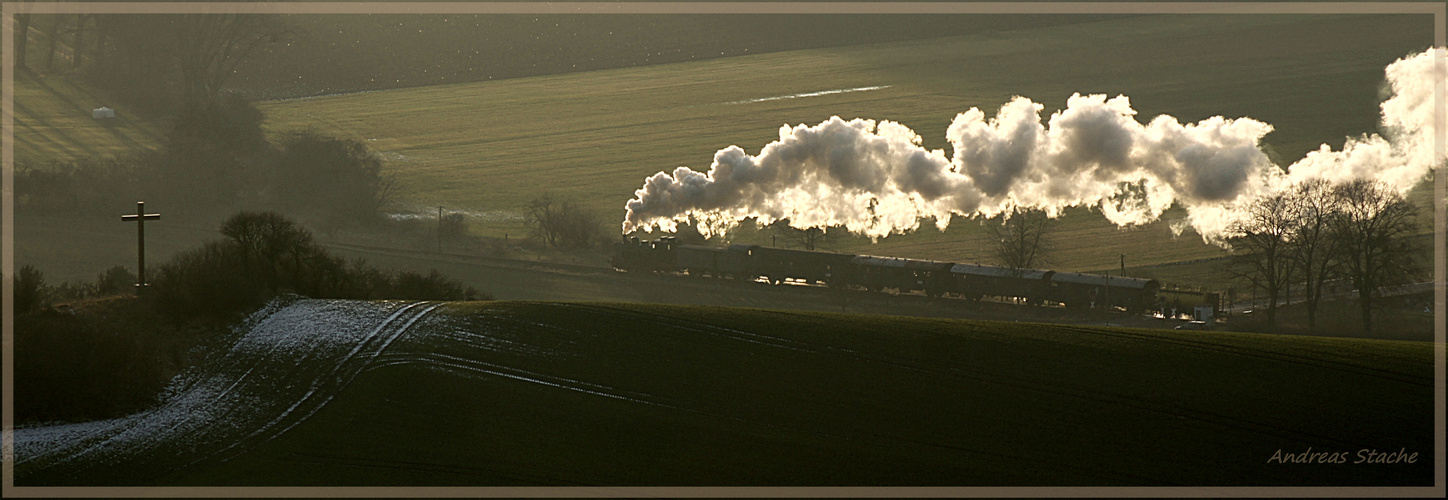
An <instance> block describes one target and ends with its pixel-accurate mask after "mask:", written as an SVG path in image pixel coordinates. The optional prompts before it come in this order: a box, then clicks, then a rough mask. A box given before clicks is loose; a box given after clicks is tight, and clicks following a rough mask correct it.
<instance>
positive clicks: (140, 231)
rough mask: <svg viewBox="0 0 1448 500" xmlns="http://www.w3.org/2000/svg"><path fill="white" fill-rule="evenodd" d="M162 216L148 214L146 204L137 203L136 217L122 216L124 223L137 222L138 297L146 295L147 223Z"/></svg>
mask: <svg viewBox="0 0 1448 500" xmlns="http://www.w3.org/2000/svg"><path fill="white" fill-rule="evenodd" d="M160 218H161V214H148V213H146V202H144V201H138V202H136V214H135V215H122V216H121V220H122V221H126V222H129V221H136V295H141V294H142V293H145V289H146V287H147V286H150V284H149V283H146V221H147V220H156V219H160Z"/></svg>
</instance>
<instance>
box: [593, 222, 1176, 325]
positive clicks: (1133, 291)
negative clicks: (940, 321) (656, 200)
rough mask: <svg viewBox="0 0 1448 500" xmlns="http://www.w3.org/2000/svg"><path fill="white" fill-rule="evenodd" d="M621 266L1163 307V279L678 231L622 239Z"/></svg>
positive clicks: (1072, 303) (1086, 304)
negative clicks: (690, 237)
mask: <svg viewBox="0 0 1448 500" xmlns="http://www.w3.org/2000/svg"><path fill="white" fill-rule="evenodd" d="M612 264H613V267H614V269H617V270H620V271H632V272H655V273H673V274H685V275H688V276H695V277H714V278H730V279H735V280H745V281H759V280H761V279H762V280H765V281H767V282H769V283H773V284H776V285H778V284H780V283H785V282H795V283H805V284H817V285H825V286H829V287H832V288H846V287H858V288H865V289H869V290H872V291H881V290H884V289H887V288H888V289H894V290H897V291H899V292H900V293H911V292H915V291H921V292H924V293H925V294H926V295H929V296H931V297H941V296H947V295H951V296H958V297H963V298H966V299H970V300H980V299H983V298H986V297H1001V298H1017V299H1024V300H1025V301H1026V302H1027V303H1029V304H1032V305H1041V304H1045V303H1047V302H1051V303H1059V304H1063V305H1065V306H1066V307H1068V308H1091V307H1095V308H1113V307H1119V308H1122V309H1124V310H1126V311H1127V312H1144V311H1150V310H1154V309H1155V308H1157V307H1159V303H1158V300H1157V292H1158V291H1160V289H1161V283H1159V282H1157V281H1156V280H1151V279H1140V278H1127V277H1113V276H1104V275H1098V274H1082V273H1068V272H1058V271H1045V270H1039V269H1013V268H1008V267H998V266H982V265H977V264H958V263H954V262H939V261H933V260H917V259H903V258H898V257H875V256H870V255H851V254H841V253H833V252H819V251H811V250H795V249H785V248H772V247H764V246H759V245H730V246H728V247H709V246H700V245H681V244H678V241H677V240H676V239H675V238H674V237H672V236H666V237H663V238H660V239H658V240H655V241H647V240H639V239H638V238H630V239H628V240H626V241H624V242H623V243H620V244H619V245H618V246H617V247H616V250H615V252H614V256H613V259H612Z"/></svg>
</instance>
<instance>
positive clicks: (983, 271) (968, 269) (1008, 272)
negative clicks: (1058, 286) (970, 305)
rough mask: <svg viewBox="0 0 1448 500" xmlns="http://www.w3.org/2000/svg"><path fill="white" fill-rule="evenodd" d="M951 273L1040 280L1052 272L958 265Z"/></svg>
mask: <svg viewBox="0 0 1448 500" xmlns="http://www.w3.org/2000/svg"><path fill="white" fill-rule="evenodd" d="M950 272H952V273H955V274H965V275H971V276H990V277H995V278H1022V279H1028V280H1038V279H1042V278H1045V277H1046V276H1049V275H1050V274H1051V271H1043V270H1040V269H1012V268H1009V267H1000V266H982V265H980V264H956V265H954V266H951V267H950Z"/></svg>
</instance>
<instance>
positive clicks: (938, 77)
mask: <svg viewBox="0 0 1448 500" xmlns="http://www.w3.org/2000/svg"><path fill="white" fill-rule="evenodd" d="M1430 32H1431V29H1430V26H1429V24H1428V22H1427V21H1425V20H1421V19H1413V18H1406V17H1403V16H1173V17H1159V16H1158V17H1138V18H1124V19H1115V20H1108V21H1099V22H1091V23H1083V24H1077V25H1068V26H1056V27H1048V28H1034V29H1022V30H1016V31H1001V32H994V33H990V34H982V35H970V36H961V37H951V38H940V39H932V40H923V41H907V42H894V43H883V44H874V45H863V46H852V47H839V48H826V49H815V50H801V51H791V52H782V53H773V54H761V55H753V56H740V57H728V58H722V59H715V60H709V61H699V62H689V63H679V64H668V65H658V66H649V67H639V68H625V69H613V70H602V71H592V72H585V73H577V74H566V75H554V76H543V77H531V78H520V79H513V80H504V81H495V82H485V83H474V84H459V85H446V86H433V87H425V88H416V89H402V90H392V91H379V92H370V93H363V94H352V95H339V96H332V97H319V98H311V99H303V100H289V101H275V102H267V103H263V104H262V105H261V107H262V109H263V110H264V111H265V112H266V114H267V116H268V124H267V126H268V127H269V128H270V129H271V130H273V131H275V132H282V131H288V130H296V129H314V130H320V131H323V132H328V133H334V134H338V135H342V136H346V137H350V138H354V139H357V140H362V141H366V143H367V144H368V145H369V146H371V147H372V148H373V149H374V150H376V151H378V152H379V153H381V154H382V155H383V156H384V158H387V159H388V163H387V167H386V168H387V169H388V170H389V171H390V172H393V173H395V174H396V175H397V176H398V180H399V184H400V188H401V189H400V192H399V193H398V197H397V206H396V208H397V209H398V210H401V211H405V212H413V213H427V212H430V211H432V210H435V209H436V207H437V206H438V205H443V206H446V207H448V208H450V209H454V210H466V211H469V212H472V213H474V214H475V215H476V217H475V224H474V226H475V230H476V231H478V232H480V233H482V234H487V235H495V236H501V234H502V233H510V234H513V235H517V234H520V233H523V232H524V231H526V229H525V227H524V226H523V222H522V219H521V210H522V207H523V206H524V204H525V203H526V202H527V201H528V200H529V199H531V198H533V197H535V196H537V195H538V194H541V193H543V192H545V191H547V192H552V193H553V194H555V195H559V196H563V197H566V198H571V199H575V200H578V201H580V202H582V203H584V204H585V205H587V206H589V207H591V208H594V209H596V210H599V211H600V212H601V213H602V214H604V218H605V220H607V221H609V223H610V224H612V223H613V222H615V221H619V220H621V219H622V206H623V204H624V202H625V201H626V200H628V199H629V198H631V197H632V195H633V191H634V190H635V189H637V188H638V187H639V186H640V185H641V183H642V179H643V178H644V177H645V176H647V175H650V174H652V173H654V172H657V171H660V170H671V169H673V168H674V167H676V166H679V165H689V166H692V167H694V168H696V169H703V168H707V166H708V164H709V162H710V160H711V158H712V155H713V153H714V152H715V151H716V150H718V149H721V148H723V147H724V146H728V145H731V144H735V145H740V146H742V147H744V148H745V149H746V150H748V151H750V152H751V153H754V152H757V151H758V149H759V148H760V147H761V146H763V145H764V144H766V143H767V142H769V141H771V140H773V139H774V138H776V136H777V130H778V129H779V127H780V126H781V125H784V124H800V123H807V124H815V123H818V122H819V121H822V120H824V119H825V118H828V117H829V116H831V115H839V116H842V117H845V118H854V117H865V118H873V119H880V120H893V121H898V122H901V123H904V124H905V125H907V126H910V127H911V128H913V129H915V130H916V131H917V132H918V133H920V134H921V135H922V136H923V137H924V139H925V145H926V146H927V147H929V148H946V147H947V145H946V144H945V142H944V138H943V136H944V129H945V127H946V125H947V124H948V123H949V121H950V120H951V119H952V118H953V117H954V115H955V114H956V113H959V112H963V111H965V110H966V109H968V108H970V107H972V106H978V107H981V108H982V109H985V110H987V111H988V112H993V111H994V110H995V109H996V108H997V107H998V106H1000V105H1001V104H1002V103H1004V102H1005V101H1006V100H1007V99H1009V98H1010V96H1012V95H1024V96H1028V97H1030V98H1032V99H1034V100H1036V101H1038V102H1042V103H1044V104H1045V105H1046V106H1047V112H1048V113H1049V112H1050V111H1051V110H1052V109H1053V108H1055V107H1059V106H1062V105H1064V103H1065V100H1066V98H1067V97H1069V96H1070V95H1071V94H1072V93H1073V92H1083V93H1090V92H1098V93H1108V94H1112V95H1115V94H1125V95H1128V96H1130V97H1131V98H1132V104H1133V105H1134V107H1135V108H1136V109H1137V110H1138V111H1139V112H1140V115H1141V116H1142V119H1143V120H1144V119H1148V118H1150V117H1152V116H1155V115H1157V114H1162V113H1166V114H1172V115H1174V116H1177V117H1178V118H1179V119H1181V120H1184V121H1195V120H1200V119H1203V118H1206V117H1209V116H1212V115H1217V114H1221V115H1225V116H1229V117H1236V116H1250V117H1253V118H1257V119H1260V120H1263V121H1266V122H1269V123H1272V124H1274V125H1275V126H1276V131H1275V132H1273V133H1272V134H1270V135H1268V136H1267V138H1266V142H1267V144H1266V146H1267V147H1268V148H1269V150H1270V151H1271V152H1272V154H1273V155H1274V156H1275V157H1276V158H1278V161H1279V162H1281V163H1283V164H1286V163H1290V162H1291V161H1292V160H1294V159H1296V158H1299V157H1300V156H1301V155H1302V154H1303V153H1304V152H1306V151H1308V150H1312V149H1316V148H1317V146H1318V145H1320V144H1322V143H1329V144H1333V145H1335V146H1337V147H1340V146H1341V142H1342V140H1343V138H1344V137H1346V136H1349V135H1359V134H1362V133H1368V132H1373V131H1375V130H1376V128H1375V122H1376V117H1377V108H1376V104H1377V102H1378V99H1379V97H1380V96H1379V86H1380V84H1381V81H1382V68H1383V67H1384V66H1385V65H1386V64H1388V63H1390V62H1392V61H1393V60H1394V59H1396V58H1398V57H1402V56H1404V55H1407V54H1408V53H1410V52H1413V51H1416V50H1421V49H1422V48H1424V47H1426V46H1427V45H1428V44H1429V42H1430V37H1429V33H1430ZM883 86H888V88H883V89H879V90H872V91H858V92H849V93H839V94H831V95H822V96H816V97H809V98H794V99H776V100H769V101H762V102H743V101H749V100H752V99H761V98H769V97H778V96H788V95H795V94H800V93H808V92H818V91H827V90H839V89H856V88H863V87H883ZM1181 216H1182V214H1180V213H1175V214H1168V217H1167V219H1168V220H1171V219H1173V218H1180V217H1181ZM972 226H974V225H973V224H971V223H969V222H960V221H957V222H956V223H955V225H954V226H953V227H958V228H959V229H954V230H952V231H949V232H947V233H945V234H943V235H942V234H940V233H939V232H936V231H933V230H931V229H929V227H930V224H929V222H926V223H925V229H923V230H922V231H920V233H919V234H918V235H916V236H912V237H906V238H889V239H887V240H885V241H884V242H882V243H881V244H880V245H878V246H871V244H870V243H869V242H868V241H866V240H852V241H845V242H837V243H836V244H835V246H836V249H838V250H841V251H859V252H866V253H883V254H890V255H902V256H912V257H921V258H937V259H943V260H955V261H972V260H983V259H984V255H983V251H982V250H980V247H981V245H980V243H981V239H980V235H979V231H978V230H976V228H974V227H972ZM1065 226H1066V227H1067V229H1066V231H1065V234H1064V235H1063V238H1062V239H1063V241H1064V243H1065V244H1063V245H1061V246H1062V247H1065V248H1067V249H1068V250H1067V251H1066V252H1063V254H1062V255H1060V256H1059V258H1058V259H1057V262H1056V263H1055V266H1056V267H1059V268H1062V269H1072V270H1089V269H1107V268H1111V267H1114V265H1115V264H1116V263H1117V262H1116V260H1117V259H1116V257H1117V254H1120V253H1127V254H1128V260H1129V265H1148V264H1159V263H1164V262H1174V261H1181V260H1191V259H1199V258H1207V257H1215V256H1220V255H1222V252H1221V251H1220V250H1219V249H1217V248H1215V247H1211V246H1207V245H1203V244H1201V243H1200V239H1199V238H1198V237H1197V236H1195V235H1193V234H1191V233H1188V234H1186V235H1184V236H1183V237H1182V238H1179V239H1171V238H1170V236H1169V233H1168V231H1167V223H1166V222H1163V223H1158V224H1153V225H1149V226H1146V227H1144V228H1140V229H1136V230H1129V231H1125V232H1121V233H1118V232H1115V231H1114V230H1112V229H1111V228H1112V226H1111V225H1110V224H1109V223H1107V222H1106V221H1104V220H1103V219H1101V218H1100V217H1098V216H1096V215H1094V214H1088V213H1084V212H1083V213H1080V214H1074V215H1073V216H1071V217H1068V222H1067V224H1065ZM736 238H738V239H741V240H748V239H751V238H758V237H755V236H750V235H748V234H742V235H737V236H736ZM1081 248H1087V249H1089V250H1090V251H1089V252H1086V251H1078V250H1077V249H1081Z"/></svg>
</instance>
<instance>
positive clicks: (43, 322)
mask: <svg viewBox="0 0 1448 500" xmlns="http://www.w3.org/2000/svg"><path fill="white" fill-rule="evenodd" d="M221 233H222V234H223V235H224V236H225V238H223V239H221V240H217V241H213V242H211V243H207V244H205V245H203V246H202V247H200V248H196V249H192V250H190V251H186V252H182V253H180V254H178V255H177V256H175V257H174V258H173V259H171V260H170V261H169V262H166V263H163V264H162V265H161V266H159V269H156V270H154V271H153V274H152V275H151V277H150V279H149V281H150V287H148V290H147V291H146V293H145V294H142V295H141V296H140V297H137V296H135V292H134V286H133V284H134V282H135V279H136V276H135V274H133V273H131V272H130V271H129V270H127V269H125V268H123V267H117V268H113V269H111V270H108V271H106V272H104V273H102V274H100V275H99V276H98V277H97V279H96V282H95V283H78V284H72V283H61V284H59V285H49V284H47V283H45V279H44V276H43V275H42V274H41V272H40V271H39V270H36V269H35V268H33V267H30V266H24V267H21V268H20V269H19V270H18V271H17V272H16V276H15V287H14V289H15V292H14V293H15V297H14V300H15V352H16V357H15V359H16V361H15V380H16V384H15V403H16V404H15V415H16V419H17V421H18V422H21V423H24V422H46V421H61V420H65V421H80V420H90V419H97V418H109V417H116V416H121V415H124V414H126V413H128V412H132V411H136V410H139V409H142V408H145V407H147V406H149V405H151V404H153V403H155V400H156V398H157V396H158V395H159V394H160V393H161V390H162V389H164V388H165V387H166V385H167V384H168V383H169V382H170V380H171V378H172V377H174V376H175V375H176V374H177V373H179V371H180V370H181V369H184V368H185V367H186V366H188V365H190V364H192V363H194V362H195V361H196V358H197V357H198V356H204V355H205V353H206V351H207V350H208V349H210V348H213V347H224V346H221V345H218V344H222V343H224V342H225V340H226V339H227V338H229V333H230V329H231V328H232V325H234V324H236V322H237V321H238V320H239V319H241V318H242V317H244V316H245V315H246V314H249V313H250V312H252V311H254V310H256V309H257V308H259V307H260V306H262V305H263V304H265V303H267V302H268V301H270V300H272V299H274V298H276V297H278V296H279V295H283V294H288V293H292V294H298V295H302V296H308V297H314V298H337V299H409V300H480V299H481V300H488V299H491V296H489V295H487V294H485V293H481V292H478V291H477V290H475V289H473V288H471V287H467V286H464V285H463V284H461V283H459V282H457V281H455V280H453V279H450V278H447V277H445V276H442V275H441V274H440V273H438V272H437V271H435V270H434V271H432V272H430V273H427V274H422V273H418V272H413V271H400V272H386V271H382V270H379V269H376V268H374V267H372V266H370V265H368V264H367V263H366V262H365V261H363V260H352V261H348V260H346V259H344V258H341V257H337V256H334V255H331V254H329V253H328V252H327V251H326V250H325V249H323V248H321V247H320V246H318V245H317V244H316V243H315V242H314V241H313V239H312V235H311V233H310V232H307V231H306V230H305V229H302V228H301V226H299V225H298V224H297V223H296V222H294V221H292V220H290V219H288V218H286V217H283V216H281V215H278V214H276V213H272V212H242V213H238V214H235V215H233V216H232V217H230V218H229V219H227V221H226V222H225V223H224V224H223V225H222V227H221Z"/></svg>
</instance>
